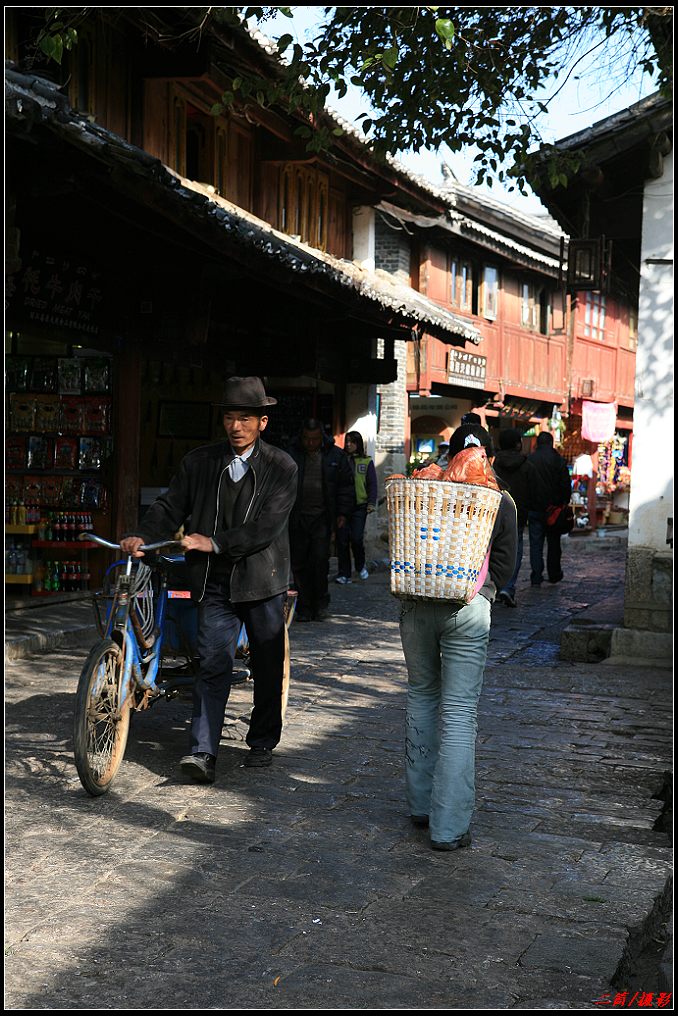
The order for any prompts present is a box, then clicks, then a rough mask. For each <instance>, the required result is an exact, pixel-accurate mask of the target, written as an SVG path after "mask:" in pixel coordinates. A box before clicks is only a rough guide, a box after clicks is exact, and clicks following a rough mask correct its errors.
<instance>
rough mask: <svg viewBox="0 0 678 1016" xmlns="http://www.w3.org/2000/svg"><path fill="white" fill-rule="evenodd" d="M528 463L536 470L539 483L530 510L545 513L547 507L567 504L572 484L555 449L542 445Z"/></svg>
mask: <svg viewBox="0 0 678 1016" xmlns="http://www.w3.org/2000/svg"><path fill="white" fill-rule="evenodd" d="M528 462H531V463H532V465H533V466H534V468H535V469H536V471H537V479H538V483H539V487H538V495H537V498H536V503H535V504H534V505H533V507H532V509H531V510H532V511H539V512H545V511H546V509H547V508H548V507H549V505H560V504H569V501H570V494H571V492H572V482H571V480H570V473H569V470H568V468H567V463H566V462H565V459H564V458H563V457H562V455H559V454H558V452H557V451H556V450H555V448H551V447H550V446H549V445H542V446H541V447H537V450H536V451H534V452H532V454H531V455H530V457H529V459H528Z"/></svg>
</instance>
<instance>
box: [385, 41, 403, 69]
mask: <svg viewBox="0 0 678 1016" xmlns="http://www.w3.org/2000/svg"><path fill="white" fill-rule="evenodd" d="M399 52H400V50H399V49H398V47H397V46H391V48H390V49H387V50H386V52H385V53H383V54H382V57H381V62H382V63H383V65H384V67H388V69H389V70H390V71H392V70H393V68H394V67H395V65H396V64H397V62H398V54H399Z"/></svg>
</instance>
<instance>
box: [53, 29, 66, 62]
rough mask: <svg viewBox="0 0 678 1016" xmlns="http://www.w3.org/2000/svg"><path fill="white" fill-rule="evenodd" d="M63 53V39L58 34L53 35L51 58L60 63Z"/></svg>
mask: <svg viewBox="0 0 678 1016" xmlns="http://www.w3.org/2000/svg"><path fill="white" fill-rule="evenodd" d="M63 55H64V40H63V39H62V38H61V36H60V35H55V36H54V53H53V54H52V58H53V59H54V60H56V62H57V63H58V64H61V59H62V57H63Z"/></svg>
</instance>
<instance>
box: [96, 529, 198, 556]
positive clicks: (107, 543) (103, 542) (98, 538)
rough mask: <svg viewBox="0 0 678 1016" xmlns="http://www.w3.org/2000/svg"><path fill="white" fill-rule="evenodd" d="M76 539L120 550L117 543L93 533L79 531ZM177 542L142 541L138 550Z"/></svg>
mask: <svg viewBox="0 0 678 1016" xmlns="http://www.w3.org/2000/svg"><path fill="white" fill-rule="evenodd" d="M78 539H79V540H88V541H91V542H92V543H98V544H99V546H100V547H108V549H109V550H121V547H120V544H119V543H111V542H110V540H104V539H103V538H102V537H101V536H95V535H94V533H80V536H79V537H78ZM179 544H181V540H161V542H160V543H149V544H146V545H144V544H143V543H142V545H141V546H140V547H139V550H160V549H161V548H162V547H176V546H178V545H179ZM122 553H124V551H122Z"/></svg>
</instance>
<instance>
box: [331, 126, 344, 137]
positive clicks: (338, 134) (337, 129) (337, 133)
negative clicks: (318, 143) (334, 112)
mask: <svg viewBox="0 0 678 1016" xmlns="http://www.w3.org/2000/svg"><path fill="white" fill-rule="evenodd" d="M332 133H333V134H334V136H335V138H342V137H343V136H344V132H343V130H342V129H341V127H335V128H334V130H333V131H332Z"/></svg>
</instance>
